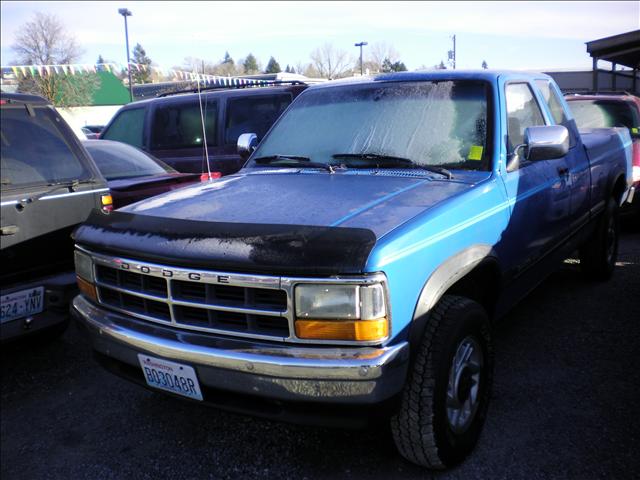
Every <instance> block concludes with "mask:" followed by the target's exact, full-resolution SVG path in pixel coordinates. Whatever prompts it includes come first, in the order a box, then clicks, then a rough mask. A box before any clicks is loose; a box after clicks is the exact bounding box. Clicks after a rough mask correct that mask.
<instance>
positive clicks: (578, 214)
mask: <svg viewBox="0 0 640 480" xmlns="http://www.w3.org/2000/svg"><path fill="white" fill-rule="evenodd" d="M238 146H239V150H241V151H242V152H244V153H245V154H246V155H248V154H250V157H249V158H248V161H247V163H246V165H245V167H244V168H243V169H242V170H240V171H239V172H238V173H237V174H234V175H231V176H228V177H223V178H221V179H219V180H215V181H211V182H209V183H207V184H202V185H198V186H194V187H189V188H185V189H181V190H176V191H173V192H170V193H167V194H164V195H161V196H158V197H155V198H152V199H148V200H146V201H143V202H139V203H137V204H133V205H131V206H128V207H125V208H123V209H121V210H119V211H116V212H113V213H111V214H109V215H105V214H102V213H99V212H95V213H94V214H93V215H92V216H91V217H90V218H89V220H88V221H87V222H86V223H85V224H83V225H82V226H80V227H79V228H78V229H77V230H76V232H75V234H74V238H75V242H76V273H77V277H78V283H79V287H80V290H81V292H82V293H81V295H79V296H78V297H76V298H75V300H74V302H73V307H72V312H73V314H74V316H75V317H76V318H77V319H78V321H79V322H80V324H81V325H82V326H84V327H86V330H87V331H88V332H89V335H90V338H91V344H92V347H93V349H94V350H95V352H96V357H97V358H98V359H99V361H100V362H101V363H102V364H103V365H104V366H105V367H107V368H109V369H110V370H111V371H113V372H115V373H117V374H119V375H121V376H123V377H125V378H128V379H130V380H132V381H134V382H138V383H139V384H141V385H146V386H147V387H149V388H153V389H160V390H163V391H166V392H168V393H170V394H173V395H178V396H181V397H185V398H189V399H191V400H193V401H198V402H206V403H209V404H212V405H215V406H218V407H220V408H225V409H230V410H234V411H240V412H249V413H253V414H257V415H263V416H270V417H273V418H281V419H287V420H292V421H299V422H308V421H312V422H320V421H322V422H328V423H331V422H333V423H334V424H337V425H347V424H350V423H357V420H359V419H360V418H361V417H366V416H369V417H371V416H373V417H376V418H378V419H379V418H380V417H384V418H388V420H389V421H390V423H391V430H392V432H393V437H394V440H395V443H396V445H397V447H398V450H399V451H400V453H401V454H402V455H403V456H404V457H405V458H407V459H408V460H410V461H412V462H414V463H416V464H419V465H423V466H426V467H429V468H435V469H438V468H446V467H449V466H452V465H455V464H456V463H458V462H460V461H462V459H463V458H464V457H465V456H466V455H467V454H468V453H469V452H470V451H471V450H472V448H473V447H474V445H475V443H476V442H477V440H478V437H479V435H480V432H481V429H482V425H483V422H484V420H485V417H486V414H487V406H488V403H489V398H490V389H491V380H492V367H493V365H492V363H493V359H492V346H491V323H492V321H494V320H495V319H497V318H499V317H501V316H502V315H504V313H505V312H506V311H507V310H508V309H509V308H510V307H511V306H513V305H514V304H515V303H516V302H517V301H518V300H519V299H521V298H522V297H523V296H524V295H526V294H527V292H529V291H530V290H531V289H533V288H534V287H535V286H536V285H537V284H538V283H540V282H541V281H542V280H543V279H544V278H545V277H546V276H548V275H549V274H550V273H551V272H552V271H553V269H554V268H555V267H556V266H557V265H558V264H559V263H560V262H561V261H562V259H564V258H566V257H567V256H568V255H570V254H571V253H572V252H574V251H576V250H577V251H579V257H580V263H581V267H582V269H583V270H584V272H585V274H587V275H588V276H589V277H591V278H593V279H597V280H604V279H607V278H609V277H610V276H611V274H612V272H613V269H614V266H615V262H616V254H617V245H618V208H619V206H620V204H621V203H622V202H624V201H625V198H626V196H627V191H628V186H629V180H630V178H629V165H630V162H631V151H630V138H629V135H628V133H627V132H626V131H624V130H616V129H600V130H594V131H589V132H580V133H579V132H578V130H577V129H576V126H575V123H574V121H573V120H572V118H571V114H570V113H569V111H568V109H567V107H566V104H565V102H564V100H563V99H562V97H561V95H560V92H559V90H558V87H557V86H556V85H555V83H554V82H553V80H552V79H551V78H549V77H548V76H545V75H542V74H539V75H532V74H524V73H510V72H490V71H482V72H463V71H455V72H452V71H447V72H424V73H404V74H389V75H381V76H376V77H374V78H365V79H360V80H355V81H354V80H350V81H344V82H343V81H337V82H328V83H327V84H323V85H318V86H313V87H310V88H309V89H308V90H306V91H305V92H303V93H302V94H301V95H300V96H299V97H298V98H297V99H296V100H295V101H294V102H293V103H292V104H291V105H290V107H289V108H288V109H287V110H286V112H285V113H284V114H283V116H282V117H281V118H280V119H279V120H278V121H277V122H276V124H275V125H274V126H273V127H272V129H271V130H270V132H269V133H268V134H267V135H266V137H265V138H264V140H263V141H262V142H261V143H260V145H256V144H255V137H254V136H253V135H250V134H246V135H243V136H241V137H240V139H239V141H238Z"/></svg>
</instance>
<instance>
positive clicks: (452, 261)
mask: <svg viewBox="0 0 640 480" xmlns="http://www.w3.org/2000/svg"><path fill="white" fill-rule="evenodd" d="M491 252H492V247H491V245H486V244H480V245H472V246H471V247H467V248H465V249H464V250H462V251H460V252H458V253H456V254H455V255H453V256H452V257H449V258H448V259H447V260H445V261H444V262H443V263H441V264H440V266H438V268H436V269H435V270H434V272H433V273H432V274H431V276H430V277H429V279H428V280H427V282H426V283H425V284H424V287H423V288H422V291H421V292H420V297H419V298H418V303H417V305H416V310H415V312H414V314H413V319H414V320H415V319H417V318H420V317H421V316H423V315H424V314H425V313H427V312H428V311H429V310H431V309H432V308H433V306H434V305H435V304H436V303H437V302H438V300H440V297H442V295H443V294H444V292H446V291H447V289H449V287H451V286H452V285H454V284H455V283H456V282H457V281H458V280H460V279H461V278H462V277H464V276H465V275H466V274H467V273H469V272H470V271H471V270H473V269H474V268H475V267H477V266H478V265H479V264H480V262H482V260H484V259H485V258H487V257H489V256H491V255H490V254H491Z"/></svg>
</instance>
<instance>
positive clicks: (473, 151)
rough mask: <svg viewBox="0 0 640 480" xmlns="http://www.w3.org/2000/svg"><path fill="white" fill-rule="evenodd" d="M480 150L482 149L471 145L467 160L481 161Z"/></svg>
mask: <svg viewBox="0 0 640 480" xmlns="http://www.w3.org/2000/svg"><path fill="white" fill-rule="evenodd" d="M482 150H484V149H483V148H482V147H481V146H480V145H471V148H470V149H469V155H468V156H467V160H482Z"/></svg>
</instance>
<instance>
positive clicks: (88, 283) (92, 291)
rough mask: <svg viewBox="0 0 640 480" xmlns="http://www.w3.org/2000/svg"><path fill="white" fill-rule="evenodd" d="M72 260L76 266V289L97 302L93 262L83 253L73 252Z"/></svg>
mask: <svg viewBox="0 0 640 480" xmlns="http://www.w3.org/2000/svg"><path fill="white" fill-rule="evenodd" d="M74 260H75V264H76V280H77V281H78V288H79V289H80V292H82V293H83V294H84V295H86V296H87V297H89V298H91V299H92V300H97V298H98V294H97V292H96V287H95V285H94V279H93V261H92V260H91V257H90V256H89V255H87V254H85V253H82V252H79V251H77V250H76V251H75V253H74Z"/></svg>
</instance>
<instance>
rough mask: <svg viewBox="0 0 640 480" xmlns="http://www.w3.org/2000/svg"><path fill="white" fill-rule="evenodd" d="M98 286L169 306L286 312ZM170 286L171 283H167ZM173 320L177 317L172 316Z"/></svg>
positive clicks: (277, 314)
mask: <svg viewBox="0 0 640 480" xmlns="http://www.w3.org/2000/svg"><path fill="white" fill-rule="evenodd" d="M95 283H96V285H97V286H98V287H101V288H110V289H111V290H114V291H116V292H120V293H126V294H127V295H132V296H134V297H140V298H144V299H145V300H153V301H156V302H161V303H165V304H167V305H170V306H171V305H179V306H182V307H193V308H202V309H204V310H218V311H220V312H232V313H244V314H247V315H264V316H267V317H283V316H284V312H283V311H281V310H261V309H259V308H246V307H230V306H228V305H220V304H216V303H198V302H189V301H187V300H177V299H175V298H173V297H172V296H169V297H157V296H155V295H149V294H148V293H143V292H138V291H136V290H127V289H126V288H122V287H118V286H115V285H111V284H109V283H104V282H100V281H99V280H96V281H95ZM167 283H168V284H170V283H171V282H167ZM172 318H175V316H173V315H172Z"/></svg>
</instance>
